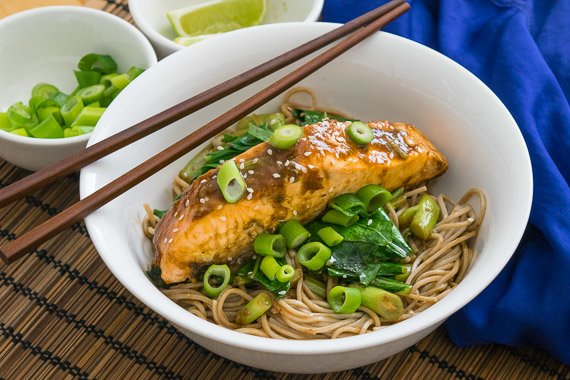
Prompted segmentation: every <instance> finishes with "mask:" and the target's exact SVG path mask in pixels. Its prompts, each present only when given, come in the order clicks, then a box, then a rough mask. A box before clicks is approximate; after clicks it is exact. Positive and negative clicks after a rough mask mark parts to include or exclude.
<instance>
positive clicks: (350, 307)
mask: <svg viewBox="0 0 570 380" xmlns="http://www.w3.org/2000/svg"><path fill="white" fill-rule="evenodd" d="M361 300H362V297H361V295H360V291H359V290H358V289H356V288H348V287H346V286H335V287H334V288H332V289H331V291H330V292H329V295H328V297H327V301H328V303H329V305H330V307H331V309H333V311H334V312H335V313H337V314H351V313H354V312H355V311H356V310H357V309H358V308H359V307H360V302H361Z"/></svg>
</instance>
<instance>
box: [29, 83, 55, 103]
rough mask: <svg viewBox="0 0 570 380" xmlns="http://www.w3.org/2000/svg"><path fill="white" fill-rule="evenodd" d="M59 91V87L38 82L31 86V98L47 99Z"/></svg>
mask: <svg viewBox="0 0 570 380" xmlns="http://www.w3.org/2000/svg"><path fill="white" fill-rule="evenodd" d="M58 93H59V89H58V88H57V87H55V86H54V85H51V84H48V83H38V84H36V85H35V86H34V88H32V98H38V99H42V100H45V99H49V98H51V97H52V96H54V95H56V94H58Z"/></svg>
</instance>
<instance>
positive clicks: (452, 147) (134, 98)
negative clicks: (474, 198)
mask: <svg viewBox="0 0 570 380" xmlns="http://www.w3.org/2000/svg"><path fill="white" fill-rule="evenodd" d="M336 26H337V25H335V24H320V23H319V24H316V23H315V24H313V23H306V24H302V23H296V24H288V25H287V24H275V25H272V26H264V27H259V28H252V29H244V30H242V31H238V32H235V33H232V34H228V35H226V36H223V37H220V38H217V39H213V40H211V41H208V42H205V43H203V44H199V45H195V46H192V47H190V48H188V49H186V50H184V51H182V52H180V53H178V54H175V55H172V56H171V57H168V58H167V59H165V60H163V61H162V62H160V63H159V64H158V65H157V66H155V67H154V68H152V69H150V70H149V71H148V72H147V73H145V75H144V77H142V78H141V80H140V81H137V82H136V83H134V84H133V85H132V86H131V87H129V88H127V90H126V91H125V92H124V93H122V94H121V96H120V97H119V98H118V99H117V101H116V102H115V103H113V104H112V105H111V107H110V108H109V111H108V112H107V113H106V114H105V115H104V116H103V119H102V120H101V123H102V125H103V127H102V128H98V129H97V130H96V131H95V132H94V134H93V136H92V138H91V140H90V142H89V143H90V144H93V143H95V142H97V141H100V140H102V139H104V138H106V137H108V136H109V135H110V133H111V131H117V130H119V129H122V128H125V127H127V126H128V125H131V124H133V123H135V122H137V121H140V120H142V119H143V118H145V117H148V116H150V115H152V114H153V113H156V112H158V111H160V110H162V109H164V108H166V107H169V106H172V105H174V104H175V103H177V102H179V101H181V100H183V99H186V98H188V97H190V96H192V95H194V94H196V93H198V92H200V91H202V90H205V89H207V88H209V87H211V86H213V85H214V84H217V83H219V82H221V81H223V80H225V79H228V78H229V77H231V76H233V75H235V74H238V73H240V72H242V71H244V70H245V69H247V68H250V67H252V66H254V65H257V64H258V63H259V62H262V61H264V60H265V59H268V58H270V57H274V56H275V55H277V54H279V53H281V52H283V51H285V50H287V49H290V48H292V47H294V46H296V45H298V44H300V43H302V42H305V41H307V40H309V39H311V38H313V37H315V36H317V35H320V34H322V33H324V32H326V31H329V30H331V29H332V28H334V27H336ZM252 50H255V51H256V52H257V54H256V55H255V56H254V55H250V54H245V53H244V52H248V51H252ZM285 71H286V70H283V71H281V72H280V73H279V74H278V75H282V74H283V73H284V72H285ZM278 75H273V76H271V77H270V78H268V79H266V80H263V81H262V83H258V84H255V85H252V86H251V87H250V88H247V89H244V90H242V91H240V92H239V93H237V94H234V95H232V96H230V97H229V98H227V99H224V100H222V101H219V102H217V103H215V104H212V105H210V106H209V107H208V108H206V109H204V110H202V111H200V112H198V113H196V114H194V115H192V116H189V117H187V118H185V119H183V120H181V121H179V122H177V123H175V124H174V125H172V126H170V127H168V128H166V129H165V130H163V131H161V132H159V133H157V134H156V135H153V136H151V137H147V138H145V139H144V140H142V141H139V142H137V143H136V144H133V145H132V146H129V147H128V148H125V149H123V150H122V151H120V152H117V153H115V154H113V155H111V156H110V157H107V158H105V159H103V160H101V161H99V162H97V163H95V164H93V165H91V166H89V167H87V168H85V169H84V170H83V171H82V172H81V197H86V196H87V195H89V194H91V193H93V191H95V190H96V189H98V188H100V187H101V186H103V185H105V184H107V183H108V182H110V181H111V180H112V179H114V178H116V177H117V176H119V175H121V174H122V173H125V171H127V170H129V169H131V168H133V167H134V166H135V165H137V164H139V163H141V162H142V161H143V160H144V159H145V158H148V157H150V155H152V154H155V153H157V152H159V151H160V150H162V149H164V148H165V147H166V146H168V145H169V144H172V143H173V142H175V141H176V140H178V139H180V138H181V137H182V136H184V135H186V134H188V133H190V132H192V131H193V130H195V129H196V128H198V127H199V126H201V125H203V124H204V123H205V122H207V121H209V120H211V119H213V118H214V117H215V116H217V115H219V114H221V113H223V112H224V111H225V110H228V109H229V108H230V107H231V106H233V105H235V104H237V103H238V102H240V101H242V100H244V99H245V98H246V97H247V96H248V95H251V94H253V93H254V92H256V91H258V90H259V89H261V87H262V86H265V85H268V84H269V83H271V82H272V81H274V80H275V79H276V78H277V77H278ZM303 85H307V86H310V87H311V88H313V89H314V90H316V92H317V94H318V95H319V99H320V103H321V104H324V105H327V106H332V107H336V108H339V109H342V110H343V111H346V112H347V113H349V114H352V115H358V116H359V117H361V118H363V119H370V120H383V119H389V120H401V121H406V122H409V123H413V124H415V125H416V126H417V127H418V128H420V129H421V130H422V131H423V132H424V133H425V134H426V135H427V136H428V137H429V138H430V139H431V140H432V141H433V142H434V143H435V145H436V146H438V147H439V148H441V150H442V151H443V152H444V153H445V154H446V155H447V157H448V158H449V162H450V167H449V171H448V172H447V173H446V174H445V175H444V176H443V177H441V178H440V179H438V180H437V183H436V185H435V189H436V190H437V191H443V192H445V193H447V194H450V195H451V196H453V197H460V196H461V194H462V193H463V192H464V191H466V190H467V189H468V188H470V187H473V186H480V187H482V188H483V189H485V191H486V193H487V195H488V200H489V208H488V213H487V217H486V219H485V222H484V224H483V226H482V229H481V233H480V236H479V237H478V239H477V244H476V245H477V248H478V250H479V252H480V253H479V256H478V258H477V260H476V262H475V264H474V266H473V268H472V269H471V271H470V273H469V274H468V275H467V277H466V278H465V279H464V280H463V281H462V282H461V283H460V284H459V286H458V287H457V288H456V289H454V290H453V291H452V292H451V293H450V294H449V295H448V296H446V297H445V298H444V299H443V300H441V301H440V302H438V303H437V304H435V305H434V306H432V307H431V308H429V309H428V310H426V311H424V312H422V313H421V314H418V315H417V316H415V317H413V318H411V319H409V320H406V321H404V322H401V323H399V324H396V325H394V326H390V327H387V328H385V329H381V330H380V331H376V332H373V333H369V334H365V335H363V336H357V337H349V338H342V339H337V340H335V341H330V340H324V341H322V340H320V341H293V340H288V341H281V340H269V339H266V338H260V337H254V336H249V335H245V334H241V333H238V332H234V331H230V330H227V329H225V328H222V327H219V326H216V325H214V324H211V323H209V322H206V321H203V320H201V319H200V318H198V317H196V316H194V315H192V314H191V313H189V312H187V311H185V310H184V309H183V308H182V307H179V306H178V305H176V304H175V303H174V302H172V301H171V300H169V299H168V298H167V297H166V296H164V295H163V294H162V293H161V292H160V291H159V290H158V289H156V288H155V287H154V286H153V285H152V284H151V283H150V281H149V280H148V279H147V278H146V277H145V275H144V273H143V271H144V270H145V269H146V268H147V266H148V265H149V264H150V262H151V261H152V259H153V255H152V249H151V244H150V243H149V241H147V239H146V238H145V237H144V236H143V234H142V231H141V227H140V223H141V220H142V218H143V210H142V204H143V203H145V202H149V203H150V204H152V205H154V206H156V207H158V208H164V207H168V206H169V204H170V200H171V190H170V184H171V180H172V177H173V176H174V175H175V173H176V172H177V171H178V170H179V169H180V168H181V167H182V166H183V165H184V164H185V163H186V161H187V160H188V159H189V158H190V157H192V154H193V153H192V152H190V153H188V154H187V155H186V157H184V158H183V159H180V160H178V161H177V162H175V163H173V164H172V165H170V166H168V167H167V168H165V169H164V170H162V171H160V172H159V173H157V174H156V175H154V176H152V177H151V178H149V179H148V180H146V181H144V182H142V183H141V184H140V185H138V186H136V187H135V188H133V189H132V190H130V191H128V192H127V193H125V194H123V195H122V196H120V197H119V198H117V199H115V200H114V201H112V202H111V203H109V204H108V205H106V206H105V207H103V208H101V209H100V210H99V211H97V212H95V213H94V214H92V215H90V216H89V217H88V218H87V219H86V223H87V227H88V229H89V233H90V235H91V238H92V239H93V242H94V244H95V246H96V247H97V250H98V251H99V253H100V255H101V257H102V258H103V260H104V261H105V263H106V264H107V266H108V267H109V268H110V270H111V271H112V272H113V273H114V274H115V276H116V277H117V278H118V279H119V280H120V281H121V282H122V283H123V284H124V285H125V287H127V288H128V290H129V291H130V292H132V293H133V294H134V295H135V296H136V297H137V298H138V299H139V300H141V301H142V302H144V303H145V304H146V305H147V306H149V307H150V308H152V309H153V310H155V311H156V312H157V313H159V314H161V315H162V316H164V317H165V318H167V319H168V320H169V321H171V322H172V323H173V324H174V325H176V326H178V327H179V328H180V330H181V331H183V332H184V333H185V334H187V335H188V336H189V337H190V338H192V339H193V340H195V341H196V342H197V343H198V344H200V345H202V346H204V347H206V348H207V349H209V350H211V351H214V352H216V353H217V354H220V355H222V356H224V357H227V358H229V359H232V360H235V361H237V362H240V363H243V364H247V365H250V366H254V367H259V368H264V369H267V370H274V371H285V372H296V373H299V372H301V373H313V372H328V371H338V370H344V369H348V368H353V367H358V366H362V365H365V364H369V363H372V362H376V361H378V360H381V359H383V358H385V357H387V356H389V355H392V354H394V353H396V352H398V351H401V350H403V349H405V348H406V347H409V346H410V345H412V344H413V343H415V342H417V341H418V340H420V339H421V338H423V337H424V336H426V335H427V334H429V333H430V332H431V331H433V330H434V329H435V328H436V327H437V326H438V325H440V324H441V323H442V322H443V321H444V320H445V319H446V318H447V317H449V316H450V315H451V314H453V313H454V312H455V311H457V310H458V309H459V308H461V307H462V306H464V305H465V304H466V303H468V302H469V301H470V300H472V299H473V298H474V297H475V296H476V295H477V294H479V293H480V292H481V291H482V290H483V289H484V288H485V287H486V286H487V285H488V284H489V283H490V282H491V281H492V280H493V278H495V276H496V275H497V274H498V273H499V271H500V270H501V269H502V268H503V266H504V265H505V264H506V263H507V261H508V260H509V258H510V257H511V255H512V253H513V251H514V250H515V248H516V246H517V243H518V242H519V240H520V238H521V236H522V233H523V231H524V228H525V225H526V222H527V219H528V216H529V211H530V205H531V198H532V172H531V166H530V160H529V156H528V152H527V149H526V146H525V143H524V141H523V138H522V136H521V134H520V132H519V130H518V128H517V125H516V123H515V121H514V120H513V118H512V117H511V115H510V114H509V112H508V111H507V109H506V108H505V107H504V106H503V104H502V103H501V102H500V101H499V99H498V98H497V97H496V96H495V95H494V94H493V93H492V92H491V91H490V90H489V89H488V88H487V87H486V86H485V85H483V83H481V82H480V81H479V80H478V79H477V78H475V77H474V76H473V75H472V74H470V73H469V72H468V71H467V70H465V69H464V68H462V67H461V66H460V65H458V64H457V63H455V62H453V61H452V60H450V59H448V58H446V57H444V56H442V55H441V54H439V53H437V52H435V51H433V50H430V49H428V48H426V47H424V46H421V45H419V44H417V43H414V42H411V41H409V40H406V39H404V38H401V37H397V36H394V35H391V34H388V33H378V34H376V35H374V36H373V37H371V38H370V39H369V40H368V41H365V42H364V43H362V44H361V45H359V46H358V47H356V48H354V49H353V50H351V51H350V52H349V53H347V54H345V55H343V56H342V57H340V58H339V59H337V60H335V61H333V62H331V63H329V64H328V65H326V66H325V67H324V68H322V69H321V70H319V71H318V72H317V73H315V74H314V75H312V76H310V77H309V78H308V79H306V80H305V81H304V82H303ZM148 89H153V90H152V91H149V90H148ZM281 100H282V99H276V100H274V101H272V102H270V103H269V104H267V105H266V106H264V107H262V109H261V111H269V110H275V109H276V107H277V105H278V104H279V103H280V101H281Z"/></svg>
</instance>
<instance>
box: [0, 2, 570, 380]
mask: <svg viewBox="0 0 570 380" xmlns="http://www.w3.org/2000/svg"><path fill="white" fill-rule="evenodd" d="M156 1H159V0H156ZM66 3H77V4H79V3H81V4H83V5H85V6H90V7H94V8H98V9H102V10H105V11H107V12H110V13H113V14H115V15H118V16H120V17H123V18H124V19H126V20H128V21H130V22H132V19H131V16H130V14H129V12H128V5H127V2H126V1H125V0H0V18H2V17H3V16H5V15H7V14H9V13H12V12H15V11H17V10H22V9H27V8H30V7H34V6H40V5H52V4H66ZM26 174H27V172H26V171H24V170H21V169H18V168H16V167H14V166H12V165H10V164H8V163H6V162H4V161H1V160H0V187H2V186H6V185H7V184H9V183H12V182H14V181H16V180H18V179H19V178H22V177H24V176H25V175H26ZM77 200H78V175H77V174H74V175H71V176H69V177H67V178H66V179H64V180H62V181H60V182H59V183H57V184H55V185H53V186H50V187H48V188H45V189H42V190H40V191H38V192H36V193H35V194H33V195H31V196H28V197H26V198H25V199H23V200H21V201H18V202H16V203H15V204H13V205H11V206H9V207H6V208H4V209H2V210H0V244H4V243H5V242H7V241H8V240H12V239H14V238H15V237H17V236H18V235H20V234H21V233H22V232H24V231H26V230H28V229H29V228H30V227H31V226H32V225H36V224H38V223H40V222H42V221H44V220H46V219H47V218H48V217H49V216H51V215H54V214H55V213H57V212H58V211H60V210H62V209H64V208H65V207H67V206H69V205H70V204H72V203H73V202H75V201H77ZM0 378H2V379H29V378H32V379H59V378H79V379H81V378H83V379H87V378H98V379H159V378H180V379H208V380H215V379H237V380H242V379H243V380H246V379H247V380H250V379H275V380H285V379H288V380H289V379H291V380H294V379H315V380H316V379H323V380H324V379H326V380H348V379H351V380H352V379H366V380H368V379H407V380H409V379H508V380H511V379H513V380H514V379H533V380H542V379H557V380H563V379H568V380H570V366H566V365H564V364H562V363H560V362H558V361H556V360H555V359H554V358H552V357H551V356H549V355H548V354H546V353H544V352H542V351H539V350H537V349H533V348H530V347H516V348H511V347H504V346H500V345H485V346H480V347H472V348H468V349H462V348H458V347H455V346H453V344H452V343H451V342H450V340H449V338H448V337H447V335H446V333H445V331H444V330H443V329H441V328H440V329H438V330H436V331H435V332H434V333H433V334H431V335H429V336H428V337H426V338H425V339H423V340H422V341H420V342H419V343H417V344H416V345H414V346H412V347H410V348H409V349H407V350H405V351H403V352H401V353H399V354H397V355H394V356H392V357H390V358H388V359H385V360H383V361H380V362H378V363H375V364H372V365H369V366H366V367H362V368H357V369H354V370H351V371H345V372H339V373H329V374H325V375H312V376H299V375H291V374H277V373H271V372H267V371H263V370H258V369H255V368H249V367H246V366H243V365H241V364H238V363H234V362H232V361H229V360H227V359H224V358H221V357H219V356H217V355H215V354H213V353H211V352H209V351H207V350H206V349H204V348H202V347H200V346H198V345H197V344H195V343H194V342H192V341H191V340H190V339H188V338H187V337H186V336H184V335H183V334H181V333H180V332H178V331H177V330H176V329H175V328H174V327H173V326H172V325H170V324H169V323H168V322H167V321H166V320H164V319H163V318H162V317H160V316H158V315H157V314H155V313H153V312H152V311H150V310H149V309H148V308H146V307H145V306H143V305H142V304H141V303H140V302H139V301H137V300H136V299H135V298H134V297H133V296H132V295H131V294H129V293H128V292H127V291H126V290H125V289H124V288H123V287H122V286H121V284H120V283H119V282H118V281H117V280H116V279H115V278H114V277H113V275H112V274H111V273H110V271H109V270H107V268H106V267H105V265H104V264H103V262H102V261H101V260H100V259H99V256H98V254H97V252H96V251H95V248H94V247H93V245H92V243H91V241H90V240H89V236H88V234H87V231H86V228H85V225H84V223H83V222H81V223H76V224H75V225H74V226H73V227H71V228H69V229H68V230H67V231H65V232H64V233H62V234H61V235H59V236H58V237H57V238H56V239H52V240H51V241H50V242H48V243H47V244H45V245H44V246H42V247H41V248H40V249H38V250H36V251H35V252H34V253H33V254H31V255H29V256H28V257H26V258H24V259H22V260H20V261H18V262H16V263H14V264H13V265H11V266H9V267H7V266H5V265H2V266H1V267H0Z"/></svg>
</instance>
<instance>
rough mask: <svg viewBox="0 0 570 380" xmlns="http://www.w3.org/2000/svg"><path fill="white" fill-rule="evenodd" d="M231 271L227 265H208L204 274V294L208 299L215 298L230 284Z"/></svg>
mask: <svg viewBox="0 0 570 380" xmlns="http://www.w3.org/2000/svg"><path fill="white" fill-rule="evenodd" d="M230 277H231V271H230V268H229V267H228V266H227V265H225V264H224V265H210V267H209V268H208V269H207V270H206V273H204V280H203V282H204V293H206V295H207V296H208V297H211V298H215V297H217V296H219V295H220V293H221V292H222V291H223V290H224V289H225V288H226V287H227V286H228V284H229V283H230Z"/></svg>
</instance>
